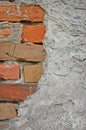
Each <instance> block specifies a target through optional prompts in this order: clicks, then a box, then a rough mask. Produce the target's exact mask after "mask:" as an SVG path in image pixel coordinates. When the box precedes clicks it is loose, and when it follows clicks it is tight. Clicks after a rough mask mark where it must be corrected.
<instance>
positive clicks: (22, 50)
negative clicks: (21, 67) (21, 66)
mask: <svg viewBox="0 0 86 130" xmlns="http://www.w3.org/2000/svg"><path fill="white" fill-rule="evenodd" d="M45 55H46V53H45V50H44V47H43V45H35V44H14V43H7V44H5V43H0V60H2V61H3V60H19V61H34V62H38V61H43V60H44V59H45Z"/></svg>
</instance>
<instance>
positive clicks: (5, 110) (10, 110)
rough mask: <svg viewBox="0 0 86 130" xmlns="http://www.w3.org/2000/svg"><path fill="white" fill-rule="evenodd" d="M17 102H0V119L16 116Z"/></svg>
mask: <svg viewBox="0 0 86 130" xmlns="http://www.w3.org/2000/svg"><path fill="white" fill-rule="evenodd" d="M16 107H17V104H12V103H0V120H6V119H12V118H14V117H16V116H17V113H16Z"/></svg>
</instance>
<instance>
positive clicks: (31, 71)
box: [24, 64, 42, 82]
mask: <svg viewBox="0 0 86 130" xmlns="http://www.w3.org/2000/svg"><path fill="white" fill-rule="evenodd" d="M41 75H42V65H41V64H37V65H25V66H24V79H25V82H38V81H39V79H40V78H41Z"/></svg>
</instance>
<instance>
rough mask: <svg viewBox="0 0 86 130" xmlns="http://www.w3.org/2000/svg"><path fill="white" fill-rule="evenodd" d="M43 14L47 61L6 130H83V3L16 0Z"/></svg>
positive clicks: (85, 17) (85, 78)
mask: <svg viewBox="0 0 86 130" xmlns="http://www.w3.org/2000/svg"><path fill="white" fill-rule="evenodd" d="M20 2H21V3H26V4H33V5H34V4H39V5H40V6H41V7H43V8H44V9H45V11H46V16H45V20H44V23H45V24H46V27H47V29H46V30H47V31H46V35H45V39H44V46H45V49H46V52H47V58H46V60H45V63H44V75H43V76H42V78H41V80H40V82H39V87H38V90H37V92H36V93H35V94H34V95H33V96H30V97H28V99H27V100H26V101H24V103H21V104H20V106H19V108H18V116H19V117H18V118H16V119H14V120H11V121H10V122H9V124H8V125H7V127H5V128H6V130H7V128H8V130H12V129H14V130H19V129H21V130H86V113H85V112H86V1H85V0H82V1H81V0H29V1H28V0H17V3H18V4H20Z"/></svg>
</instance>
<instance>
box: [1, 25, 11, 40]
mask: <svg viewBox="0 0 86 130" xmlns="http://www.w3.org/2000/svg"><path fill="white" fill-rule="evenodd" d="M11 34H12V32H11V29H10V28H8V27H6V28H2V29H0V38H6V37H7V36H9V35H11Z"/></svg>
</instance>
